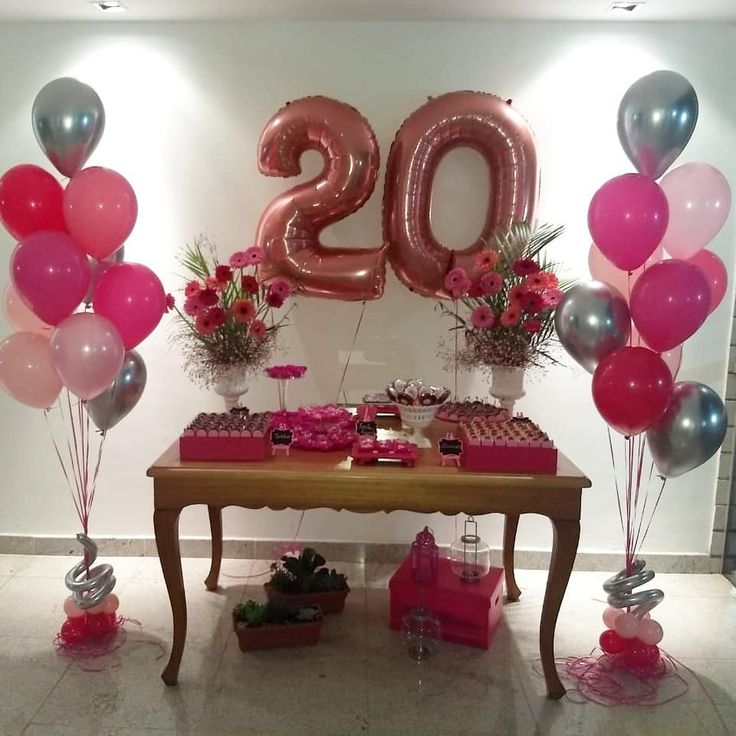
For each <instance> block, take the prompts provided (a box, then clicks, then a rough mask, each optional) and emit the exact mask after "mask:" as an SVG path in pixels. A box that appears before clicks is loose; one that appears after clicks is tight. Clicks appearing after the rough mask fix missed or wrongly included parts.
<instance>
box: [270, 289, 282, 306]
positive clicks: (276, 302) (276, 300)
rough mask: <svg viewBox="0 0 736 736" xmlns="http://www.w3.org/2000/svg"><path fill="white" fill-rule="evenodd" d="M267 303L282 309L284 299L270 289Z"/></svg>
mask: <svg viewBox="0 0 736 736" xmlns="http://www.w3.org/2000/svg"><path fill="white" fill-rule="evenodd" d="M266 304H268V306H269V307H273V308H274V309H280V308H281V307H283V306H284V300H283V298H282V297H281V296H280V295H279V294H277V293H276V292H274V291H271V289H269V290H268V293H267V294H266Z"/></svg>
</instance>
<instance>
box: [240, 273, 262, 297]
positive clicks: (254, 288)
mask: <svg viewBox="0 0 736 736" xmlns="http://www.w3.org/2000/svg"><path fill="white" fill-rule="evenodd" d="M240 285H241V287H242V289H243V291H244V292H245V293H246V294H257V293H258V289H259V286H258V281H257V280H256V278H255V276H243V280H242V282H241V284H240Z"/></svg>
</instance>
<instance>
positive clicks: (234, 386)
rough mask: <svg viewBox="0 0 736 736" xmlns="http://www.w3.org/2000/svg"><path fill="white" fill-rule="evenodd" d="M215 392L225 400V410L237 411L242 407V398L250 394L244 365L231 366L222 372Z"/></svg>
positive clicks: (214, 388) (214, 389)
mask: <svg viewBox="0 0 736 736" xmlns="http://www.w3.org/2000/svg"><path fill="white" fill-rule="evenodd" d="M213 391H214V392H215V393H216V394H219V395H220V396H222V398H223V399H224V400H225V409H226V410H227V411H230V409H236V408H239V407H240V406H241V403H240V398H241V397H242V396H243V394H245V393H247V392H248V376H247V373H246V368H245V367H244V366H242V365H231V366H229V367H227V368H224V369H223V370H222V373H221V374H220V377H219V378H218V379H217V383H215V385H214V386H213Z"/></svg>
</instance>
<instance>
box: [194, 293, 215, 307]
mask: <svg viewBox="0 0 736 736" xmlns="http://www.w3.org/2000/svg"><path fill="white" fill-rule="evenodd" d="M197 299H198V300H199V303H200V304H201V305H202V306H203V307H214V306H215V304H217V302H219V301H220V297H218V296H217V292H216V291H215V290H214V289H202V291H200V292H199V294H198V295H197Z"/></svg>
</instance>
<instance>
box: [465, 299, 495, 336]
mask: <svg viewBox="0 0 736 736" xmlns="http://www.w3.org/2000/svg"><path fill="white" fill-rule="evenodd" d="M470 322H471V324H472V325H473V327H475V328H476V329H478V330H487V329H489V328H491V327H493V325H494V324H495V322H496V315H495V314H493V310H492V309H491V308H490V307H489V306H486V305H485V304H484V305H482V306H480V307H476V308H475V309H474V310H473V311H472V312H471V313H470Z"/></svg>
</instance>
